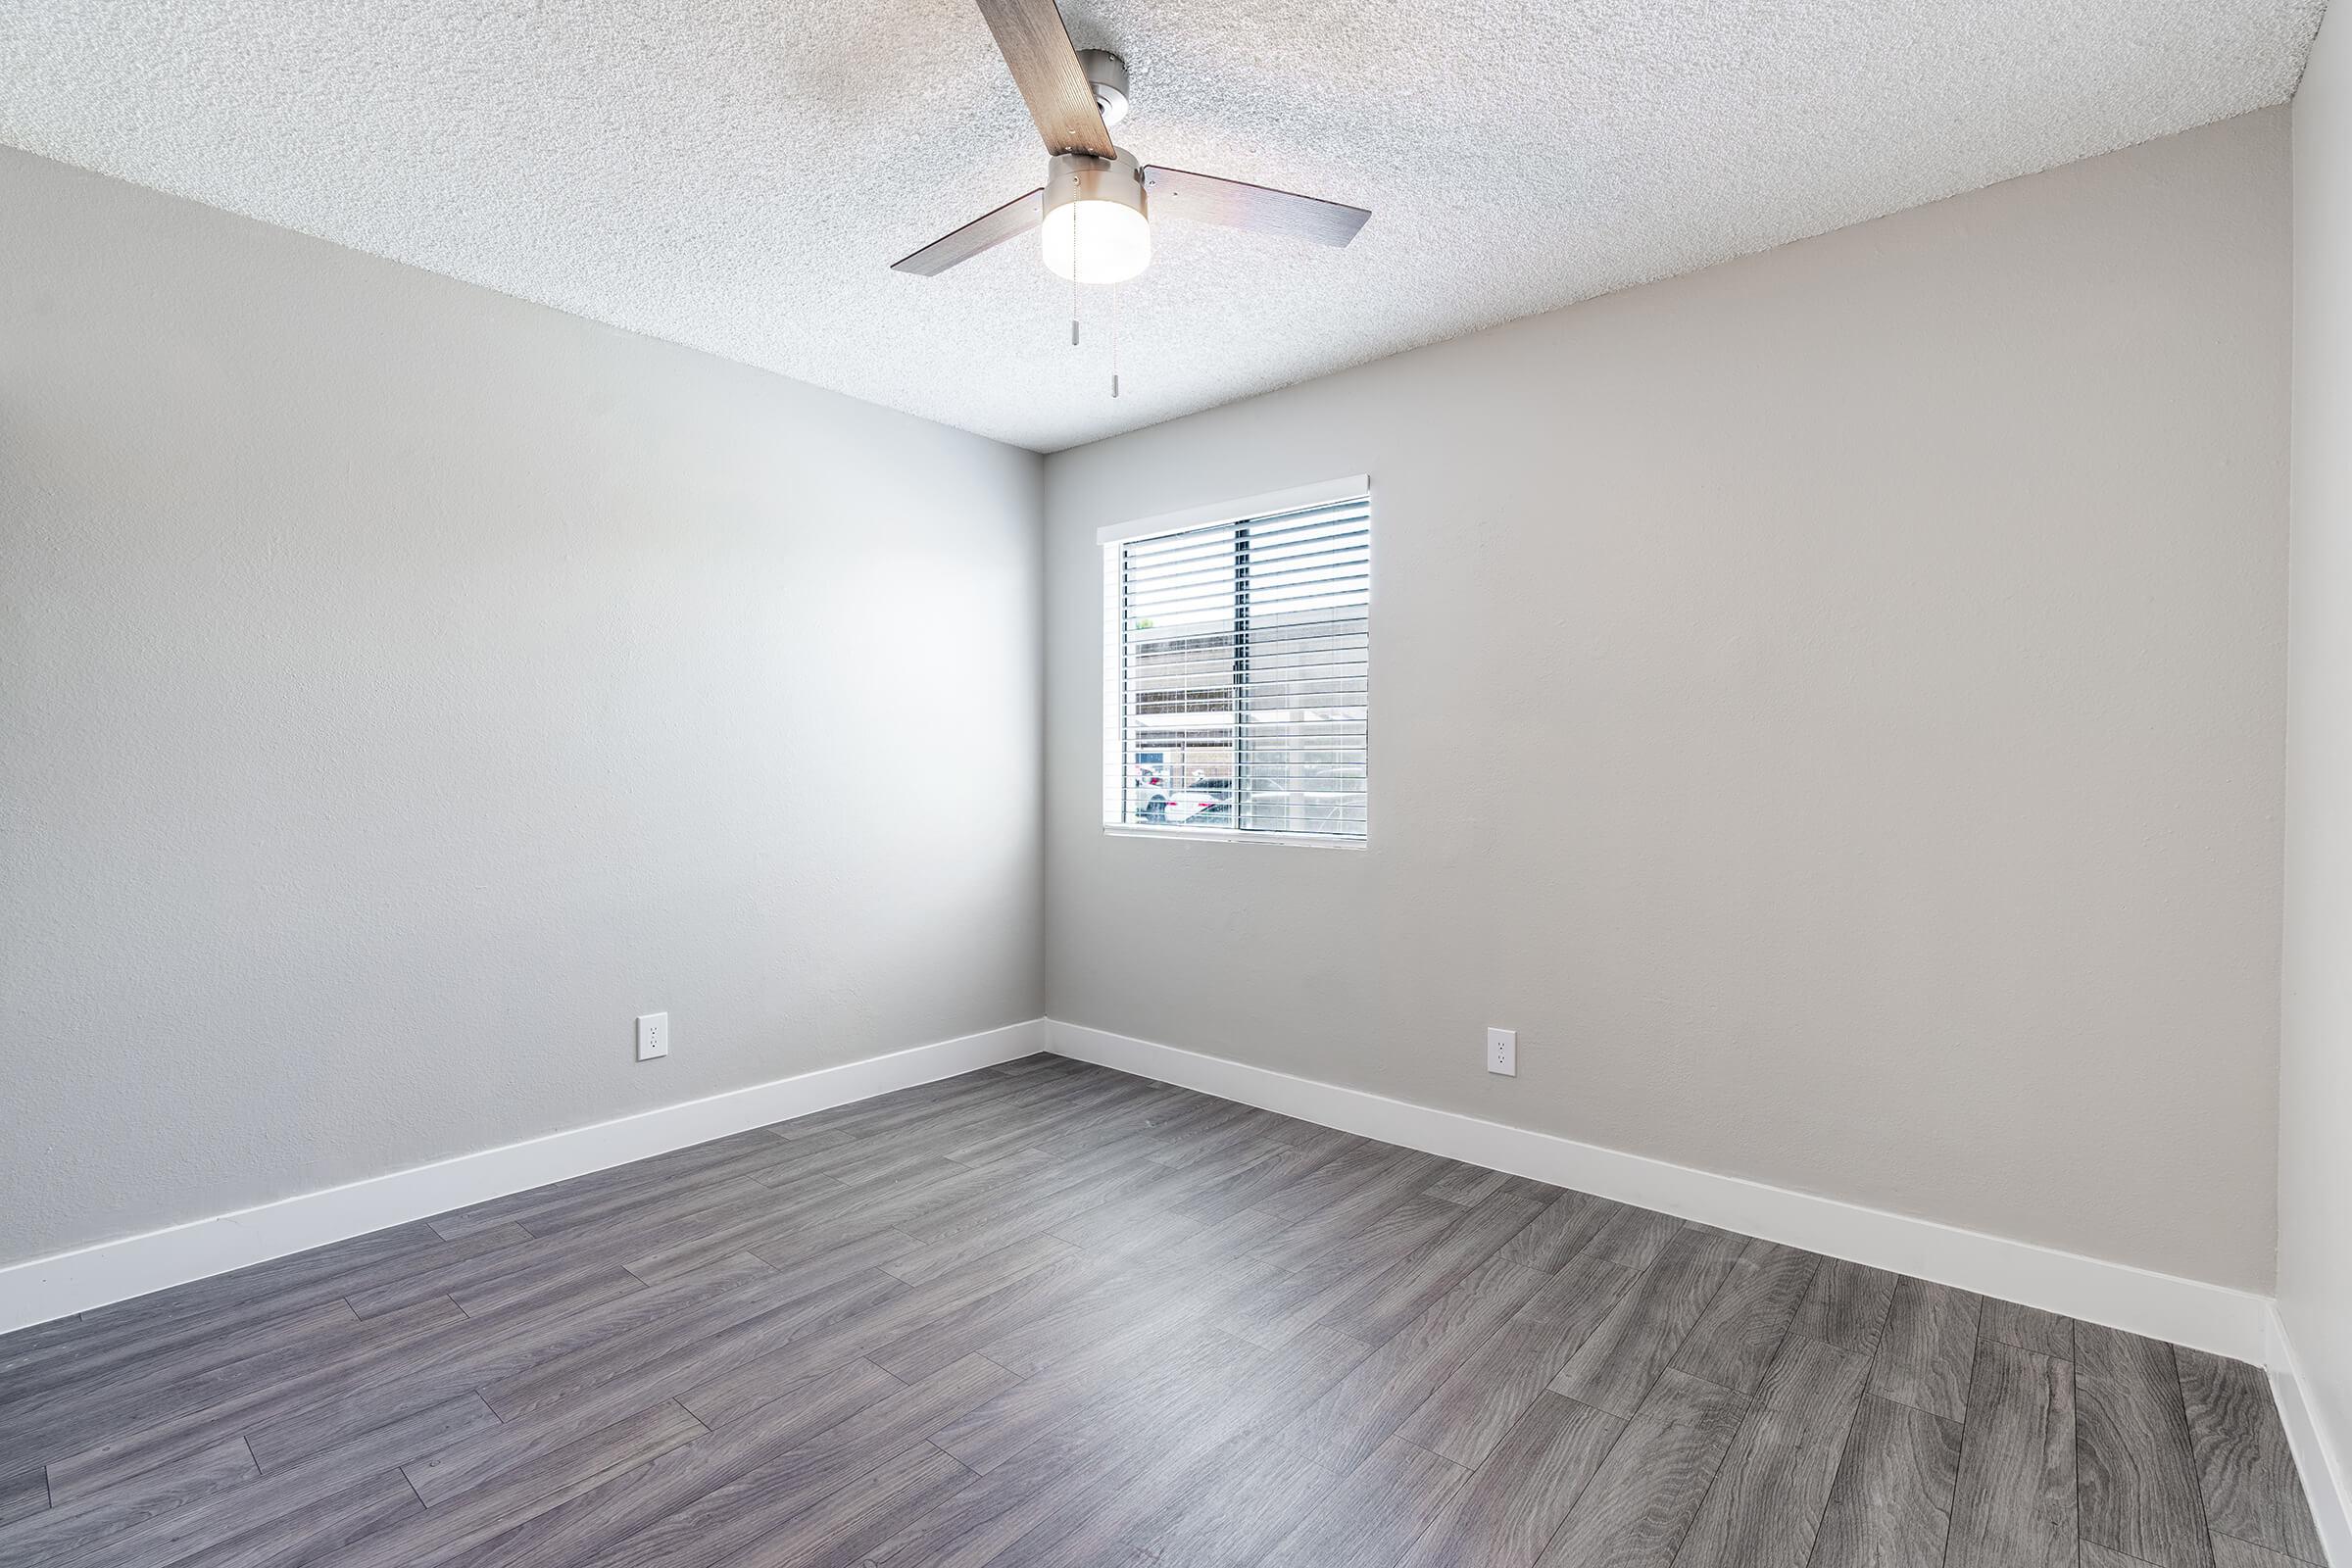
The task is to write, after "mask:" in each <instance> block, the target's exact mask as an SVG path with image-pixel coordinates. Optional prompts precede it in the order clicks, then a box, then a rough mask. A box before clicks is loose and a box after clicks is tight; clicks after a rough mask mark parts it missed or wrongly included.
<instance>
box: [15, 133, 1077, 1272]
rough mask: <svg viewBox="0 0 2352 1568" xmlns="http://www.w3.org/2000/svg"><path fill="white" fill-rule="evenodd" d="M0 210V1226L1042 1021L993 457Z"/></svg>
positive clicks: (177, 232)
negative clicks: (637, 1019) (646, 1036)
mask: <svg viewBox="0 0 2352 1568" xmlns="http://www.w3.org/2000/svg"><path fill="white" fill-rule="evenodd" d="M0 212H5V213H6V214H7V215H8V217H7V220H6V221H5V222H0V366H4V367H5V369H4V370H0V737H4V739H0V1026H4V1027H5V1031H6V1034H7V1037H8V1050H7V1063H6V1066H5V1068H4V1069H0V1192H5V1193H6V1195H7V1200H6V1201H5V1202H0V1262H5V1261H8V1260H11V1259H16V1258H22V1257H25V1256H28V1255H33V1254H38V1253H42V1252H46V1251H49V1250H54V1249H57V1248H61V1247H65V1246H69V1245H73V1244H76V1243H82V1242H88V1241H93V1240H97V1239H100V1238H104V1237H108V1236H113V1235H119V1234H122V1233H124V1232H127V1231H136V1230H143V1229H146V1228H148V1227H151V1226H156V1225H161V1224H165V1223H169V1222H172V1221H175V1220H182V1219H189V1218H193V1217H196V1216H201V1215H209V1214H214V1213H218V1212H221V1211H223V1210H227V1209H233V1208H238V1207H242V1206H244V1205H246V1204H250V1203H255V1202H260V1201H267V1200H270V1199H274V1198H278V1197H283V1196H286V1195H289V1194H294V1193H301V1192H307V1191H311V1190H314V1189H317V1188H321V1187H325V1186H328V1185H330V1184H333V1183H337V1182H342V1181H348V1180H353V1179H356V1178H360V1177H365V1176H369V1175H374V1174H377V1173H380V1172H383V1171H388V1170H392V1169H395V1168H398V1167H401V1166H406V1165H411V1164H415V1163H417V1162H418V1161H421V1160H426V1159H431V1158H435V1157H438V1156H442V1155H447V1154H456V1153H465V1152H472V1151H476V1150H481V1149H485V1148H489V1147H491V1146H493V1145H498V1144H504V1143H508V1142H511V1141H513V1140H515V1139H519V1138H525V1137H529V1136H532V1135H534V1134H538V1133H544V1132H548V1131H550V1130H553V1129H557V1128H564V1127H571V1126H577V1125H580V1124H582V1123H586V1122H591V1121H596V1120H600V1119H603V1118H606V1117H611V1116H614V1115H619V1114H622V1113H625V1112H629V1111H633V1110H640V1109H644V1108H647V1107H651V1106H657V1105H664V1104H669V1103H675V1102H679V1101H684V1100H688V1099H690V1098H693V1097H696V1096H701V1095H708V1094H711V1093H714V1092H717V1091H720V1090H724V1089H729V1088H734V1087H737V1086H741V1085H745V1084H752V1083H758V1082H762V1081H765V1080H768V1079H773V1078H778V1077H782V1076H784V1075H786V1074H790V1073H796V1072H801V1071H805V1070H808V1069H811V1068H819V1067H825V1066H829V1065H832V1064H834V1063H840V1062H847V1061H851V1060H855V1059H858V1058H860V1057H865V1056H870V1055H873V1054H877V1053H880V1052H884V1051H891V1050H896V1049H899V1048H902V1047H907V1046H915V1045H920V1044H924V1043H926V1042H930V1041H935V1040H941V1039H946V1038H949V1037H953V1036H957V1035H963V1034H967V1033H970V1032H973V1031H976V1030H981V1029H985V1028H989V1027H991V1026H994V1025H999V1024H1005V1023H1009V1022H1013V1021H1016V1020H1020V1019H1027V1018H1033V1017H1035V1016H1036V1015H1037V1014H1038V1013H1039V1012H1040V1011H1041V1010H1042V1009H1041V982H1040V975H1039V958H1038V950H1039V929H1040V922H1041V918H1042V916H1041V912H1040V905H1039V895H1040V888H1039V869H1038V865H1039V858H1040V856H1039V844H1038V834H1039V823H1038V813H1037V800H1038V788H1039V786H1038V765H1039V764H1038V755H1039V744H1040V734H1039V715H1038V698H1037V670H1038V661H1039V658H1040V653H1039V640H1040V632H1039V624H1040V618H1041V614H1042V609H1041V603H1040V588H1039V564H1038V531H1037V530H1038V522H1037V515H1038V509H1039V505H1040V501H1039V497H1040V488H1039V486H1040V471H1039V470H1040V464H1039V461H1038V460H1037V459H1036V458H1035V457H1033V456H1031V455H1029V454H1027V453H1023V452H1018V451H1014V450H1012V449H1009V448H1006V447H1003V446H998V445H995V444H993V443H991V442H988V441H984V440H981V439H979V438H977V437H973V436H968V435H964V434H960V433H957V432H955V431H951V430H948V429H945V428H943V427H940V426H938V425H933V424H928V423H925V422H923V421H921V420H918V419H914V418H911V417H905V416H901V415H897V414H892V413H887V412H884V411H882V410H879V409H876V408H873V407H871V406H869V405H864V404H859V403H856V402H853V401H851V400H849V399H847V398H843V397H839V396H836V395H833V394H830V393H822V392H818V391H815V390H813V389H810V388H808V387H805V386H801V385H798V384H796V383H793V382H789V381H785V380H782V379H780V378H778V377H775V376H772V375H768V374H764V373H761V372H758V371H754V370H751V369H747V368H742V367H739V366H734V365H729V364H726V363H724V362H721V361H718V360H713V359H711V358H708V357H706V356H703V355H700V354H695V353H692V352H689V351H687V350H684V349H680V348H676V347H673V346H670V345H667V344H663V343H660V342H657V341H654V340H651V339H647V338H641V337H634V336H631V335H628V334H626V333H622V332H618V331H613V330H611V329H608V328H605V327H601V326H596V325H592V324H590V323H588V322H585V321H582V320H580V319H575V318H572V317H568V316H564V315H562V314H559V313H557V312H554V311H550V310H545V309H541V308H539V307H535V306H529V305H525V304H522V303H520V302H518V301H515V300H513V299H509V298H506V297H504V296H501V295H497V294H493V293H490V292H487V291H485V290H482V289H479V288H474V287H470V286H467V285H465V284H461V283H457V282H454V281H451V280H449V279H446V278H442V277H437V276H433V275H429V274H427V273H424V272H420V271H416V270H410V269H407V268H403V267H399V266H395V265H392V264H389V263H386V262H381V261H376V260H372V259H370V258H368V257H364V256H361V255H358V254H356V253H354V252H350V251H346V250H341V249H338V248H336V247H334V246H331V245H326V244H323V243H320V242H318V241H315V240H311V239H306V238H302V237H300V236H297V235H295V234H292V233H289V232H287V231H284V230H282V229H276V228H271V227H268V226H266V225H263V224H260V223H256V222H251V221H245V220H242V219H237V218H231V217H228V216H226V215H224V214H221V213H219V212H215V211H211V210H209V209H205V208H201V207H197V206H194V205H192V204H189V203H185V202H180V201H176V200H172V199H170V198H167V197H163V196H159V195H155V194H153V193H150V192H146V191H141V190H138V189H135V188H133V187H131V186H128V185H124V184H120V183H117V182H114V181H110V180H106V179H102V178H99V177H97V176H94V175H90V174H85V173H80V172H73V171H70V170H67V169H65V168H63V167H61V166H58V165H54V164H48V163H44V162H41V161H39V160H36V159H33V158H29V157H26V156H25V155H23V154H19V153H14V152H0ZM656 1009H667V1011H668V1012H669V1014H670V1019H671V1023H672V1027H673V1039H674V1044H673V1047H672V1054H671V1055H670V1057H669V1059H668V1060H666V1061H662V1062H658V1063H649V1064H646V1065H643V1066H640V1065H638V1064H636V1063H635V1062H634V1060H633V1059H632V1052H631V1019H632V1017H633V1016H634V1015H635V1014H637V1013H639V1012H644V1011H652V1010H656Z"/></svg>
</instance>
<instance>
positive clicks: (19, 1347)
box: [0, 1056, 2321, 1568]
mask: <svg viewBox="0 0 2352 1568" xmlns="http://www.w3.org/2000/svg"><path fill="white" fill-rule="evenodd" d="M2320 1560H2321V1559H2320V1547H2319V1543H2318V1541H2317V1539H2316V1538H2315V1536H2314V1534H2313V1529H2312V1524H2311V1519H2310V1516H2309V1514H2308V1512H2307V1510H2306V1508H2305V1506H2304V1502H2303V1498H2302V1495H2301V1494H2300V1492H2299V1491H2298V1489H2297V1486H2296V1482H2295V1477H2294V1473H2293V1471H2292V1469H2291V1467H2290V1465H2289V1462H2288V1459H2287V1454H2286V1448H2285V1444H2284V1442H2283V1439H2282V1437H2281V1434H2280V1431H2279V1426H2278V1416H2277V1413H2276V1412H2275V1411H2274V1409H2273V1408H2272V1404H2271V1399H2270V1395H2269V1390H2268V1387H2267V1385H2266V1384H2265V1382H2264V1380H2263V1379H2262V1377H2261V1376H2260V1375H2259V1374H2258V1373H2257V1372H2256V1371H2255V1370H2254V1369H2253V1368H2251V1367H2248V1366H2244V1365H2241V1364H2239V1363H2236V1362H2232V1361H2227V1360H2223V1359H2221V1358H2219V1357H2216V1356H2211V1355H2204V1354H2199V1353H2196V1352H2193V1351H2189V1350H2184V1349H2180V1348H2176V1347H2173V1346H2170V1345H2164V1344H2160V1343H2158V1342H2155V1341H2152V1340H2143V1339H2138V1338H2135V1337H2133V1336H2131V1335H2129V1334H2120V1333H2117V1332H2115V1331H2113V1330H2110V1329H2104V1328H2099V1327H2097V1326H2095V1325H2092V1324H2088V1323H2077V1322H2070V1321H2068V1320H2066V1319H2064V1318H2057V1317H2052V1316H2050V1315H2049V1314H2047V1313H2044V1312H2037V1311H2034V1310H2033V1309H2032V1308H2029V1307H2023V1306H2016V1305H2012V1304H2010V1303H2007V1302H2002V1301H1993V1300H1987V1299H1981V1298H1979V1297H1976V1296H1972V1295H1970V1294H1969V1293H1967V1292H1965V1291H1957V1290H1952V1289H1949V1288H1947V1287H1944V1286H1939V1285H1932V1284H1929V1283H1927V1282H1925V1281H1922V1280H1916V1279H1906V1278H1898V1277H1896V1276H1894V1275H1891V1274H1886V1273H1881V1272H1879V1271H1878V1270H1875V1269H1868V1268H1862V1267H1858V1266H1856V1265H1854V1264H1850V1263H1842V1262H1837V1261H1833V1260H1829V1259H1825V1258H1820V1257H1816V1256H1814V1255H1812V1254H1811V1253H1808V1252H1803V1251H1799V1250H1795V1249H1792V1248H1788V1247H1779V1246H1775V1245H1773V1244H1771V1243H1768V1242H1760V1241H1753V1240H1750V1239H1748V1238H1746V1237H1742V1236H1735V1235H1732V1234H1730V1233H1727V1232H1724V1231H1719V1230H1712V1229H1709V1228H1707V1227H1706V1226H1703V1225H1692V1224H1686V1223H1684V1222H1682V1221H1679V1220H1676V1219H1672V1218H1669V1217H1667V1216H1664V1215H1660V1214H1654V1213H1649V1212H1646V1211H1644V1210H1641V1209H1634V1208H1628V1207H1625V1206H1623V1205H1621V1204H1618V1203H1613V1202H1609V1201H1604V1200H1601V1199H1597V1198H1592V1197H1588V1196H1586V1195H1583V1194H1579V1193H1571V1192H1561V1191H1559V1190H1557V1189H1554V1188H1548V1187H1544V1186H1541V1185H1539V1184H1537V1183H1534V1182H1529V1181H1524V1180H1521V1179H1518V1178H1516V1177H1507V1176H1502V1175H1498V1174H1496V1173H1495V1172H1493V1171H1488V1170H1481V1169H1478V1168H1476V1167H1473V1166H1469V1165H1462V1164H1457V1163H1455V1162H1453V1161H1450V1160H1446V1159H1440V1158H1437V1157H1435V1156H1433V1155H1428V1154H1423V1153H1418V1152H1413V1151H1410V1150H1403V1149H1396V1148H1391V1147H1389V1146H1387V1145H1383V1144H1376V1143H1371V1142H1368V1141H1367V1140H1364V1139H1361V1138H1355V1137H1350V1136H1348V1135H1345V1134H1341V1133H1335V1132H1332V1131H1329V1130H1327V1129H1324V1128H1319V1127H1314V1126H1309V1125H1307V1124H1305V1123H1302V1122H1297V1121H1291V1120H1288V1119H1286V1118H1284V1117H1280V1116H1276V1115H1272V1114H1269V1113H1267V1112H1264V1111H1260V1110H1254V1109H1250V1108H1248V1107H1245V1106H1241V1105H1235V1104H1231V1103H1226V1102H1223V1101H1218V1100H1212V1099H1209V1098H1206V1097H1204V1096H1201V1095H1197V1094H1193V1093H1190V1092H1187V1091H1184V1090H1179V1089H1172V1088H1169V1087H1166V1086H1164V1085H1160V1084H1153V1083H1148V1082H1145V1081H1144V1080H1141V1079H1137V1078H1130V1077H1125V1076H1122V1075H1120V1074H1117V1073H1112V1072H1107V1071H1104V1070H1103V1069H1100V1068H1095V1067H1089V1066H1081V1065H1079V1064H1076V1063H1072V1062H1068V1061H1064V1060H1061V1059H1059V1058H1055V1057H1046V1056H1040V1057H1032V1058H1030V1059H1028V1060H1026V1061H1021V1062H1015V1063H1012V1064H1010V1065H1008V1066H1005V1067H1001V1068H997V1069H993V1070H991V1071H987V1072H981V1073H974V1074H970V1075H967V1076H965V1077H961V1078H956V1079H951V1080H948V1081H946V1082H943V1083H937V1084H931V1085H927V1086H925V1087H922V1088H919V1089H911V1090H907V1091H906V1092H905V1093H902V1094H897V1095H892V1096H889V1097H887V1098H886V1099H882V1100H877V1101H869V1102H866V1103H861V1104H857V1105H850V1106H844V1107H842V1108H839V1109H836V1110H830V1111H825V1112H823V1113H821V1114H818V1115H814V1116H809V1117H807V1118H804V1119H802V1120H800V1121H794V1122H787V1123H783V1124H780V1125H778V1126H775V1127H770V1128H762V1129H760V1130H758V1131H755V1132H750V1133H745V1134H742V1135H740V1136H737V1137H733V1138H727V1139H722V1140H720V1141H718V1142H716V1143H711V1144H706V1145H703V1146H701V1147H699V1148H695V1149H688V1150H681V1151H678V1152H673V1153H669V1154H664V1155H662V1156H661V1157H659V1158H655V1159H649V1160H645V1161H643V1162H641V1163H638V1164H635V1165H630V1166H626V1167H623V1168H621V1169H617V1170H612V1171H605V1172H601V1173H598V1174H596V1175H592V1176H586V1177H582V1178H580V1179H578V1180H576V1181H570V1182H564V1183H562V1184H560V1185H558V1186H555V1187H549V1188H544V1189H541V1190H540V1191H537V1192H532V1193H525V1194H522V1195H520V1196H517V1197H513V1198H504V1199H500V1200H498V1201H494V1202H489V1203H484V1204H482V1205H480V1206H479V1207H476V1208H470V1209H466V1210H462V1211H460V1212H458V1213H454V1214H447V1215H443V1216H442V1217H440V1218H439V1219H436V1220H432V1221H430V1222H423V1223H418V1224H414V1225H404V1226H401V1227H398V1228H396V1229H393V1230H389V1231H384V1232H381V1233H379V1234H377V1235H373V1236H367V1237H362V1238H360V1239H358V1240H355V1241H350V1242H345V1243H341V1244H339V1245H337V1246H334V1247H329V1248H324V1249H321V1250H318V1251H314V1252H309V1253H304V1254H302V1255H300V1256H295V1257H289V1258H284V1259H281V1260H279V1261H276V1262H272V1263H268V1264H264V1265H261V1266H259V1267H256V1268H251V1269H247V1270H245V1271H244V1272H242V1273H238V1274H232V1275H226V1276H223V1277H221V1278H219V1279H213V1280H207V1281H204V1282H202V1283H200V1284H196V1285H191V1286H186V1287H183V1288H181V1289H179V1290H175V1291H171V1292H167V1293H165V1294H163V1295H159V1296H154V1297H150V1298H147V1299H142V1300H136V1301H130V1302H126V1303H123V1304H121V1305H117V1306H111V1307H107V1308H105V1309H103V1310H100V1311H95V1312H91V1313H87V1314H85V1315H84V1316H82V1317H80V1318H74V1319H68V1320H66V1321H62V1322H58V1323H52V1324H47V1325H44V1326H42V1327H39V1328H32V1329H26V1330H24V1331H22V1332H20V1333H16V1334H12V1335H8V1336H5V1337H0V1568H28V1565H32V1564H40V1565H43V1568H65V1565H69V1564H85V1565H91V1568H98V1565H118V1564H120V1565H131V1564H137V1565H141V1568H166V1565H170V1564H186V1565H191V1568H194V1565H201V1568H292V1565H295V1564H321V1565H334V1568H433V1565H437V1564H450V1565H466V1568H524V1565H546V1568H556V1565H566V1568H575V1565H576V1568H587V1565H590V1564H596V1565H601V1568H652V1565H656V1564H660V1565H663V1568H718V1565H721V1564H728V1565H747V1568H748V1565H755V1564H757V1565H761V1568H780V1565H784V1564H831V1565H839V1568H851V1565H858V1564H877V1565H890V1568H911V1565H915V1564H949V1563H953V1564H959V1565H971V1568H978V1565H981V1564H1005V1565H1011V1564H1019V1565H1023V1568H1040V1565H1052V1564H1064V1565H1093V1564H1140V1563H1153V1562H1156V1563H1169V1564H1183V1565H1187V1568H1192V1565H1203V1568H1205V1565H1209V1564H1246V1563H1263V1564H1281V1565H1286V1568H1293V1565H1309V1564H1313V1565H1334V1568H1338V1565H1347V1568H1376V1565H1382V1564H1412V1565H1415V1568H1434V1565H1438V1564H1463V1565H1469V1564H1476V1565H1479V1568H1514V1565H1528V1564H1543V1565H1544V1568H1567V1565H1575V1568H1604V1565H1607V1568H1614V1565H1634V1564H1651V1565H1656V1568H1666V1565H1669V1564H1672V1565H1676V1568H1713V1565H1719V1564H1731V1563H1741V1564H1786V1565H1789V1568H1802V1565H1806V1564H1811V1565H1814V1568H1860V1565H1864V1564H1871V1565H1880V1568H1909V1565H1919V1568H1933V1565H1944V1568H2035V1565H2041V1564H2059V1563H2063V1564H2068V1565H2070V1568H2071V1565H2076V1564H2080V1565H2081V1568H2143V1565H2148V1568H2291V1565H2292V1564H2294V1563H2297V1562H2303V1563H2317V1562H2319V1561H2320Z"/></svg>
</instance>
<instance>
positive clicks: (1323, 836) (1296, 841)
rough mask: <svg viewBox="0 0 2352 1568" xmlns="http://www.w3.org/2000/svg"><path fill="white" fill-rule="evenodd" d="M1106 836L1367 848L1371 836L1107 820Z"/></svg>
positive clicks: (1327, 848)
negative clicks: (1139, 825) (1271, 831)
mask: <svg viewBox="0 0 2352 1568" xmlns="http://www.w3.org/2000/svg"><path fill="white" fill-rule="evenodd" d="M1103 837H1104V838H1106V839H1181V840H1183V841H1185V842H1187V843H1192V844H1287V845H1290V846H1291V847H1292V848H1294V849H1308V850H1368V849H1370V848H1371V847H1372V842H1371V840H1369V839H1343V838H1335V837H1333V836H1332V835H1330V834H1328V833H1251V832H1247V831H1244V830H1242V829H1239V828H1208V827H1134V826H1130V825H1128V824H1125V823H1117V822H1105V823H1103Z"/></svg>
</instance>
